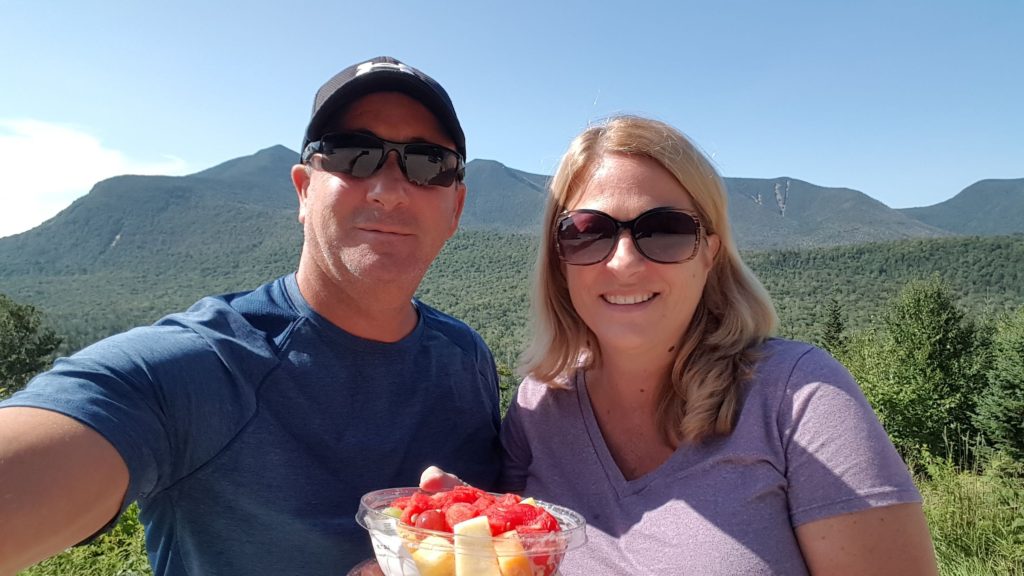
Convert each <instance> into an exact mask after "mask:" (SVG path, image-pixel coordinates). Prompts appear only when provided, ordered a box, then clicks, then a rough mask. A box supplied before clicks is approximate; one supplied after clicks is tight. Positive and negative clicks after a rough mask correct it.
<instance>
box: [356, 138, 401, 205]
mask: <svg viewBox="0 0 1024 576" xmlns="http://www.w3.org/2000/svg"><path fill="white" fill-rule="evenodd" d="M391 152H394V156H392V154H391ZM409 185H410V184H409V180H407V179H406V177H405V174H404V173H403V172H402V166H401V164H400V160H399V156H398V151H397V150H388V151H387V152H386V155H385V157H384V165H383V166H381V167H380V169H379V170H377V172H376V173H375V174H371V175H370V188H369V190H368V191H367V193H366V196H367V199H368V200H370V201H371V202H376V203H378V204H380V205H381V206H382V207H384V208H385V209H387V210H391V209H392V208H395V207H396V206H400V205H402V204H404V203H406V202H407V201H408V200H409V197H408V189H407V187H408V186H409Z"/></svg>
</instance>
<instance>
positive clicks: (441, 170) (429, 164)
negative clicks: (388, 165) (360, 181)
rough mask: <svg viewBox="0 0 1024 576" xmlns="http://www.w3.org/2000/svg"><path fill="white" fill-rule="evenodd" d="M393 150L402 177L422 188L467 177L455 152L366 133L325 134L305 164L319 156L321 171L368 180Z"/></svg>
mask: <svg viewBox="0 0 1024 576" xmlns="http://www.w3.org/2000/svg"><path fill="white" fill-rule="evenodd" d="M392 150H394V151H395V152H398V166H399V167H400V168H401V169H402V174H405V177H406V178H407V179H408V180H409V182H412V183H413V184H416V185H419V186H451V185H452V184H453V183H454V182H455V181H456V180H461V179H462V177H463V175H464V174H465V170H466V161H465V159H464V158H463V157H462V155H461V154H459V153H458V152H456V151H455V150H451V149H448V148H445V147H444V146H440V145H438V144H431V143H429V142H391V141H390V140H384V139H382V138H378V137H376V136H374V135H373V134H366V133H363V132H335V133H332V134H325V135H324V136H323V137H322V138H320V139H319V140H317V141H315V142H310V143H309V145H308V146H306V149H305V150H303V151H302V162H303V163H306V162H309V161H310V159H311V158H313V156H314V155H318V157H319V163H320V164H319V166H317V167H318V168H320V169H321V170H326V171H327V172H335V173H338V174H349V175H351V176H355V177H356V178H368V177H370V176H372V175H373V174H374V173H375V172H377V170H380V167H381V166H383V165H384V162H385V161H387V158H388V154H390V153H391V151H392Z"/></svg>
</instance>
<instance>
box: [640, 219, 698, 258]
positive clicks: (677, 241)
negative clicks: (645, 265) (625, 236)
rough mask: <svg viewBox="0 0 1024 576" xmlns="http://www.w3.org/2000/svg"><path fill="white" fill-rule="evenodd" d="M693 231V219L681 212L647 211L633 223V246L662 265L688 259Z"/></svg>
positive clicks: (694, 238) (693, 246) (692, 248)
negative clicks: (634, 244) (634, 241)
mask: <svg viewBox="0 0 1024 576" xmlns="http://www.w3.org/2000/svg"><path fill="white" fill-rule="evenodd" d="M697 234H698V225H697V221H696V220H694V219H693V217H692V216H690V215H689V214H686V213H685V212H671V211H658V212H649V213H647V214H644V215H643V216H641V217H640V218H639V219H637V221H636V222H635V223H634V224H633V238H634V239H635V240H636V246H637V248H638V249H639V250H640V252H641V253H643V255H644V256H646V257H647V258H649V259H651V260H654V261H655V262H661V263H663V264H671V263H675V262H683V261H686V260H689V259H690V258H692V257H693V254H694V251H695V249H696V247H697Z"/></svg>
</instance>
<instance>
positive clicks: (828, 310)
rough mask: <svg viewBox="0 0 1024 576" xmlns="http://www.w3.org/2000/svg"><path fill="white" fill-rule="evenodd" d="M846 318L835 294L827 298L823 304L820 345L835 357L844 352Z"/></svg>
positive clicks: (840, 355)
mask: <svg viewBox="0 0 1024 576" xmlns="http://www.w3.org/2000/svg"><path fill="white" fill-rule="evenodd" d="M846 339H847V338H846V319H845V318H844V314H843V305H842V304H840V303H839V299H837V298H836V297H835V296H832V297H831V298H829V301H828V304H827V305H826V306H825V325H824V327H823V328H822V335H821V347H822V348H824V349H825V350H828V351H829V353H831V354H832V355H833V356H835V357H836V358H840V357H842V356H843V355H845V353H846Z"/></svg>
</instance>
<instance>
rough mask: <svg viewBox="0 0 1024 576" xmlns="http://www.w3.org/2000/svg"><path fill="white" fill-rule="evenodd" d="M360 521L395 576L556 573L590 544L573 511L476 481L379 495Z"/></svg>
mask: <svg viewBox="0 0 1024 576" xmlns="http://www.w3.org/2000/svg"><path fill="white" fill-rule="evenodd" d="M357 520H358V521H359V523H360V524H361V525H363V526H364V527H366V528H367V529H368V530H369V531H370V536H371V540H372V541H373V544H374V552H375V553H376V555H377V561H378V563H379V564H380V566H381V569H382V570H383V571H384V573H385V574H387V575H388V576H471V575H472V576H552V575H553V574H555V573H556V572H557V568H558V564H559V563H560V562H561V560H562V557H563V556H564V555H565V552H566V551H567V550H570V549H572V548H576V547H578V546H579V545H581V544H582V543H583V542H585V541H586V535H585V533H584V522H583V519H582V518H581V517H580V516H579V515H578V514H576V513H575V512H573V511H571V510H568V509H566V508H562V507H559V506H554V505H551V504H547V503H543V502H537V501H534V500H533V499H532V498H526V499H523V498H520V497H519V496H517V495H515V494H492V493H489V492H485V491H483V490H479V489H477V488H472V487H469V486H459V487H456V488H454V489H452V490H448V491H444V492H438V493H434V494H430V493H426V492H422V491H420V490H418V489H414V488H398V489H391V490H378V491H376V492H371V493H369V494H367V495H365V496H364V497H363V501H362V503H361V505H360V513H359V515H357Z"/></svg>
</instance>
